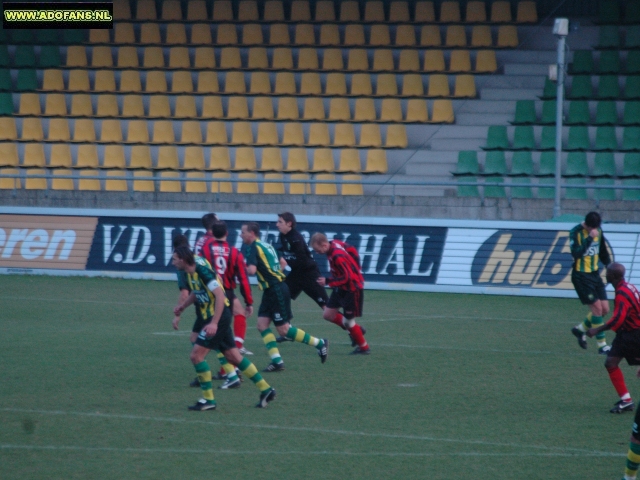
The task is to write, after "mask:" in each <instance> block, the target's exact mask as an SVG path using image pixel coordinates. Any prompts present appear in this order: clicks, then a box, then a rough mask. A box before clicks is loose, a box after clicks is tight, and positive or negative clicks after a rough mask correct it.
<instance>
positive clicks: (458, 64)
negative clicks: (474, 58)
mask: <svg viewBox="0 0 640 480" xmlns="http://www.w3.org/2000/svg"><path fill="white" fill-rule="evenodd" d="M449 71H450V72H470V71H471V55H470V54H469V50H453V51H451V57H450V58H449Z"/></svg>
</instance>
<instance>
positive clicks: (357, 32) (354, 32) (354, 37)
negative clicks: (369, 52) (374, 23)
mask: <svg viewBox="0 0 640 480" xmlns="http://www.w3.org/2000/svg"><path fill="white" fill-rule="evenodd" d="M343 44H344V45H345V46H350V47H355V46H362V45H364V44H365V41H364V26H363V25H361V24H350V25H347V26H346V27H345V29H344V42H343Z"/></svg>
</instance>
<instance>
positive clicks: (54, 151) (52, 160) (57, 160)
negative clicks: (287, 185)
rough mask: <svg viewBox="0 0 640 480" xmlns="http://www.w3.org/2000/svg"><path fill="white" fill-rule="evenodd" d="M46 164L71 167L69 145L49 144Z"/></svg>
mask: <svg viewBox="0 0 640 480" xmlns="http://www.w3.org/2000/svg"><path fill="white" fill-rule="evenodd" d="M47 166H48V167H50V168H61V167H66V168H70V167H71V147H70V146H69V145H68V144H64V143H62V144H54V145H51V150H50V155H49V161H48V162H47Z"/></svg>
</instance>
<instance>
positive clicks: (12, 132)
mask: <svg viewBox="0 0 640 480" xmlns="http://www.w3.org/2000/svg"><path fill="white" fill-rule="evenodd" d="M17 138H18V130H17V129H16V122H15V120H14V119H13V118H12V117H0V140H16V139H17ZM2 145H7V144H0V147H1V146H2ZM0 152H1V151H0ZM0 162H4V159H3V158H2V157H0Z"/></svg>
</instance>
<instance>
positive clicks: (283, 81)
mask: <svg viewBox="0 0 640 480" xmlns="http://www.w3.org/2000/svg"><path fill="white" fill-rule="evenodd" d="M303 75H304V74H303ZM275 93H276V94H278V95H295V94H296V80H295V77H294V75H293V73H290V72H278V73H276V87H275Z"/></svg>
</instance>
